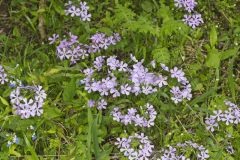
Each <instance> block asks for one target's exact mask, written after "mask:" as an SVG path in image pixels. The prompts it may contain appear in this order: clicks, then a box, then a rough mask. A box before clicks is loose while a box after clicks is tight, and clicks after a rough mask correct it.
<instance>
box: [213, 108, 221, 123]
mask: <svg viewBox="0 0 240 160" xmlns="http://www.w3.org/2000/svg"><path fill="white" fill-rule="evenodd" d="M213 113H214V116H212V117H213V118H217V121H221V118H222V117H223V113H222V110H217V111H213Z"/></svg>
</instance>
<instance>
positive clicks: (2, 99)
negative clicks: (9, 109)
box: [0, 96, 9, 106]
mask: <svg viewBox="0 0 240 160" xmlns="http://www.w3.org/2000/svg"><path fill="white" fill-rule="evenodd" d="M0 100H1V102H2V103H3V104H4V105H6V106H9V103H8V101H7V100H6V99H4V98H3V97H1V96H0Z"/></svg>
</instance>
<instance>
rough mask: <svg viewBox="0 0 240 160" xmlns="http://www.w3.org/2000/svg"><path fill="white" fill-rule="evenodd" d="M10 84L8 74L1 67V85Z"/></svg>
mask: <svg viewBox="0 0 240 160" xmlns="http://www.w3.org/2000/svg"><path fill="white" fill-rule="evenodd" d="M6 82H8V78H7V73H6V72H5V70H4V68H3V66H1V65H0V83H1V84H5V83H6Z"/></svg>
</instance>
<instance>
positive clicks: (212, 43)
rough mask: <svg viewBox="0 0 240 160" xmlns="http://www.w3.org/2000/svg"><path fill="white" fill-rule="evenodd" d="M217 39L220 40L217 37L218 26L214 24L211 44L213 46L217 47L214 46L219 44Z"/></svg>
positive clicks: (211, 32)
mask: <svg viewBox="0 0 240 160" xmlns="http://www.w3.org/2000/svg"><path fill="white" fill-rule="evenodd" d="M217 40H218V37H217V31H216V27H215V26H213V27H212V28H211V31H210V44H211V47H212V48H215V47H214V46H215V45H216V44H217Z"/></svg>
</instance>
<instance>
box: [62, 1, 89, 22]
mask: <svg viewBox="0 0 240 160" xmlns="http://www.w3.org/2000/svg"><path fill="white" fill-rule="evenodd" d="M65 6H66V7H67V9H66V10H65V14H66V15H69V14H70V15H71V17H75V16H77V17H80V20H82V21H90V18H91V16H92V15H91V14H89V13H88V10H89V6H87V3H86V2H80V4H79V7H76V6H74V5H73V4H72V2H68V3H67V4H65Z"/></svg>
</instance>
